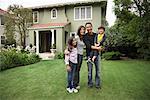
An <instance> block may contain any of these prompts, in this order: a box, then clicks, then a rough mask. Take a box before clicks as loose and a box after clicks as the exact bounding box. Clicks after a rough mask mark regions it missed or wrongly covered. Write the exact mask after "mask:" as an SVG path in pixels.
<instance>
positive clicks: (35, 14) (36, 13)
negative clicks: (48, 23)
mask: <svg viewBox="0 0 150 100" xmlns="http://www.w3.org/2000/svg"><path fill="white" fill-rule="evenodd" d="M38 22H39V12H38V11H34V12H33V23H38Z"/></svg>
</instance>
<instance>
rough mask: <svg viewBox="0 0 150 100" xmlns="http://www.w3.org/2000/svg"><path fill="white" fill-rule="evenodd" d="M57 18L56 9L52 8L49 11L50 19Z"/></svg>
mask: <svg viewBox="0 0 150 100" xmlns="http://www.w3.org/2000/svg"><path fill="white" fill-rule="evenodd" d="M56 18H57V9H56V8H53V9H52V10H51V19H56Z"/></svg>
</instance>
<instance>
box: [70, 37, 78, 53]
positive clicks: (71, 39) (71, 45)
mask: <svg viewBox="0 0 150 100" xmlns="http://www.w3.org/2000/svg"><path fill="white" fill-rule="evenodd" d="M73 39H75V38H74V37H71V38H69V40H68V51H71V50H72V48H73V47H77V44H76V45H75V46H74V45H73Z"/></svg>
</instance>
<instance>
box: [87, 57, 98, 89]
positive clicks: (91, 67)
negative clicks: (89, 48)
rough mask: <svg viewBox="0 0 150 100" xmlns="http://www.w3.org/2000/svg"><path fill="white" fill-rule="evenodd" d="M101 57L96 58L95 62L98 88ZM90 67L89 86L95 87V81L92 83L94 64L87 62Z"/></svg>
mask: <svg viewBox="0 0 150 100" xmlns="http://www.w3.org/2000/svg"><path fill="white" fill-rule="evenodd" d="M99 58H100V57H99V55H98V56H97V57H96V59H95V61H94V65H95V73H96V75H95V84H96V86H97V87H100V65H99V62H100V60H99ZM87 65H88V86H90V87H91V86H93V81H92V69H93V64H92V63H91V62H87Z"/></svg>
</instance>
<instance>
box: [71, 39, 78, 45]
mask: <svg viewBox="0 0 150 100" xmlns="http://www.w3.org/2000/svg"><path fill="white" fill-rule="evenodd" d="M72 45H73V46H76V45H77V41H76V39H75V38H74V39H73V41H72Z"/></svg>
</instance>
